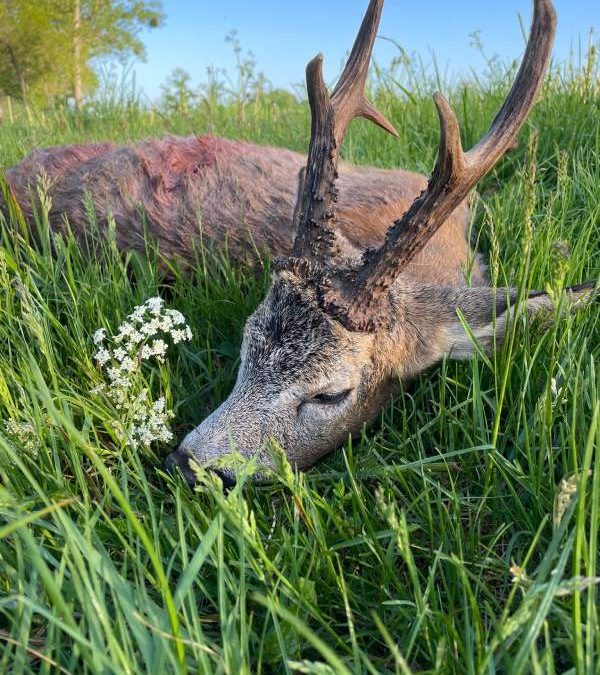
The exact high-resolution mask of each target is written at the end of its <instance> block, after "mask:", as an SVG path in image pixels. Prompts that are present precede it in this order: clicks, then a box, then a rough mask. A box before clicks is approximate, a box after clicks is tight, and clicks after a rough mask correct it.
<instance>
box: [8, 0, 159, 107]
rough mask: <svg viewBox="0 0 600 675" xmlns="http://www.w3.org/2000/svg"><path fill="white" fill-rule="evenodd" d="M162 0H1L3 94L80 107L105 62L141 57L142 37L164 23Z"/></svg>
mask: <svg viewBox="0 0 600 675" xmlns="http://www.w3.org/2000/svg"><path fill="white" fill-rule="evenodd" d="M163 18H164V15H163V13H162V6H161V2H160V0H0V92H1V93H4V94H5V95H9V96H13V97H15V98H20V99H23V100H35V101H38V102H47V101H50V100H52V99H56V98H58V97H62V98H64V97H68V96H72V97H73V98H74V100H75V102H76V104H77V105H78V106H80V105H81V103H82V101H83V96H84V94H85V93H86V92H89V91H91V90H93V88H94V86H95V85H96V82H97V79H96V75H95V71H94V64H95V63H97V61H98V60H99V59H102V58H118V59H121V60H124V59H128V58H131V57H135V58H143V57H144V55H145V50H144V45H143V43H142V41H141V39H140V33H141V31H142V30H144V29H152V28H156V27H158V26H160V25H161V23H162V21H163Z"/></svg>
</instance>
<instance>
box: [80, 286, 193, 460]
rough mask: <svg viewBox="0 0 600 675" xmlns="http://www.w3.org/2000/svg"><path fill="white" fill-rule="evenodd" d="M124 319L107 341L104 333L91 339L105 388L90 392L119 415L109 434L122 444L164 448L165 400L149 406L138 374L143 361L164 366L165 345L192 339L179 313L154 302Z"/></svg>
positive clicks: (169, 436)
mask: <svg viewBox="0 0 600 675" xmlns="http://www.w3.org/2000/svg"><path fill="white" fill-rule="evenodd" d="M127 318H128V320H127V321H124V322H123V323H122V324H121V325H120V326H119V331H118V333H117V334H116V335H113V336H112V337H110V336H107V334H106V331H105V330H104V329H101V330H100V331H96V333H95V334H94V342H95V343H96V346H97V347H98V348H99V349H98V351H97V353H96V354H95V359H96V361H97V362H98V364H99V366H100V368H101V369H102V372H103V373H104V376H105V377H106V380H107V383H106V385H100V386H99V387H96V388H95V389H93V390H92V392H93V393H96V394H100V393H104V394H105V395H106V397H107V398H108V399H109V400H110V401H111V402H112V404H113V405H114V406H115V408H116V409H117V410H118V411H119V416H120V419H119V420H116V421H115V422H114V430H115V433H116V435H117V437H118V438H119V439H120V440H121V441H122V442H127V443H129V444H130V445H131V446H134V447H138V446H148V445H150V444H151V443H154V442H156V441H159V442H162V443H167V442H169V441H170V440H172V438H173V434H172V432H171V429H170V427H169V422H170V420H171V418H172V417H173V412H172V411H171V410H169V409H168V408H167V402H166V399H165V397H164V396H160V397H159V398H157V399H156V401H154V402H153V401H152V399H151V397H150V395H149V392H148V390H147V389H146V388H143V387H141V385H142V381H141V380H140V379H139V378H138V373H139V372H140V369H141V364H142V362H143V361H149V360H152V359H156V361H158V362H159V363H164V361H165V356H166V354H167V350H168V346H169V344H170V343H172V344H178V343H179V342H184V341H187V340H191V338H192V331H191V330H190V328H189V326H187V324H186V321H185V317H184V316H183V314H182V313H181V312H180V311H178V310H176V309H166V308H165V307H164V302H163V300H162V299H161V298H159V297H155V298H150V299H149V300H146V302H144V303H143V304H141V305H138V306H137V307H135V308H134V310H133V312H131V314H129V316H128V317H127ZM96 338H97V340H98V341H96ZM168 340H170V342H168Z"/></svg>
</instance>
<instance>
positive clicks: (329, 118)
mask: <svg viewBox="0 0 600 675" xmlns="http://www.w3.org/2000/svg"><path fill="white" fill-rule="evenodd" d="M382 5H383V0H371V2H370V4H369V7H368V9H367V12H366V15H365V17H364V19H363V23H362V25H361V28H360V30H359V33H358V36H357V38H356V41H355V44H354V47H353V49H352V51H351V53H350V56H349V59H348V62H347V64H346V66H345V69H344V71H343V73H342V75H341V77H340V80H339V82H338V84H337V86H336V87H335V89H334V90H333V92H332V94H331V95H329V93H328V91H327V88H326V86H325V84H324V81H323V76H322V57H321V56H320V55H319V56H317V57H316V58H315V59H314V60H312V61H311V62H310V63H309V64H308V67H307V85H308V95H309V102H310V108H311V113H312V130H311V139H310V147H309V154H308V161H307V165H306V169H305V170H303V172H302V174H301V176H300V181H299V191H298V201H297V204H296V209H295V221H296V227H297V235H296V239H295V244H294V249H293V253H292V257H290V258H289V259H286V260H283V261H278V262H277V263H276V264H275V266H274V271H273V277H272V283H271V287H270V290H269V291H268V294H267V296H266V298H265V299H264V301H263V302H262V304H261V305H260V306H259V307H258V309H257V310H256V311H255V312H254V314H253V315H252V316H251V317H250V318H249V319H248V322H247V324H246V328H245V332H244V337H243V343H242V348H241V364H240V368H239V373H238V376H237V381H236V384H235V386H234V389H233V391H232V392H231V395H230V396H229V398H228V399H227V400H226V401H225V403H223V405H221V406H220V407H219V408H218V409H217V410H215V411H214V412H213V413H212V414H211V415H210V416H209V417H208V418H207V419H206V420H204V422H202V424H200V426H198V427H197V428H196V429H195V430H194V431H192V432H191V433H190V434H188V435H187V436H186V437H185V439H184V440H183V442H182V443H181V445H180V447H179V448H178V449H177V450H176V451H175V452H174V453H172V454H171V455H170V457H169V458H168V466H169V467H170V468H175V467H178V468H179V469H180V470H181V471H182V472H183V473H184V475H186V477H187V478H188V479H189V480H190V481H193V476H194V474H193V471H192V470H191V468H190V466H189V462H190V460H192V461H193V462H197V463H198V464H200V465H208V466H210V464H211V463H213V462H214V461H215V460H218V459H219V458H221V457H222V456H224V455H226V454H229V453H230V452H231V451H232V450H233V449H235V450H237V452H239V453H241V454H242V455H246V456H248V457H250V456H258V461H259V463H262V464H264V465H268V464H269V455H268V453H266V452H265V444H267V443H268V442H269V440H270V439H275V440H276V441H277V442H278V443H279V444H280V445H281V447H282V448H283V450H284V452H285V453H286V455H287V457H288V459H289V461H290V462H291V463H292V465H294V466H296V467H298V468H305V467H308V466H309V465H311V464H313V463H314V462H315V461H316V460H318V459H319V458H320V457H322V456H323V455H324V454H325V453H327V452H328V451H330V450H331V449H333V448H335V447H336V446H339V445H340V444H341V443H343V442H345V441H346V440H347V438H348V436H349V435H352V434H355V433H357V432H358V431H359V430H360V429H361V428H362V427H363V425H364V424H365V423H369V422H370V421H372V420H373V419H374V417H376V416H377V414H378V413H379V412H380V410H381V408H382V406H383V405H384V404H385V403H386V402H387V400H388V399H389V397H390V395H391V393H392V392H393V390H394V387H395V385H396V384H397V383H398V381H399V380H408V379H410V378H412V377H414V376H415V375H416V374H418V373H420V372H422V371H423V370H424V369H425V368H427V367H428V366H430V365H432V364H434V363H435V362H437V361H439V360H440V359H442V358H443V357H444V356H445V355H449V356H450V357H454V358H459V359H462V358H467V357H469V356H471V355H472V353H473V351H474V344H473V335H474V336H475V338H476V339H477V341H478V342H479V344H480V345H481V346H482V347H483V348H484V349H490V348H491V347H492V346H493V344H494V341H496V342H500V341H501V340H502V336H503V332H504V329H505V326H506V323H507V320H508V319H509V315H510V306H511V304H512V303H513V302H514V300H515V299H516V292H515V291H511V290H508V289H498V290H494V289H491V288H487V287H471V288H469V287H456V286H438V285H433V284H428V283H424V282H423V281H422V280H421V281H420V280H418V279H417V278H415V277H414V276H409V275H408V274H407V273H406V267H407V265H408V263H409V262H410V261H411V260H412V259H413V258H414V257H415V255H416V254H417V253H419V252H420V251H421V250H422V249H423V247H425V246H426V244H427V242H428V241H429V240H430V239H431V237H432V236H433V235H434V234H435V232H436V231H437V230H438V228H440V226H441V225H442V224H443V223H444V222H445V221H446V219H447V218H448V217H449V216H450V214H451V213H452V212H453V211H454V210H455V209H456V207H457V206H458V205H459V204H460V203H461V202H462V201H463V200H464V199H465V198H466V197H467V195H468V194H469V192H470V191H471V190H472V188H473V187H474V186H475V185H476V183H477V182H478V181H479V180H480V179H481V178H482V176H484V175H485V174H486V173H487V172H488V171H489V170H490V169H491V168H492V166H493V165H494V164H495V163H496V162H497V161H498V159H499V158H500V157H501V156H502V155H503V154H504V153H505V152H506V150H507V149H509V148H511V147H512V146H514V144H515V140H516V135H517V133H518V131H519V129H520V128H521V126H522V125H523V122H524V121H525V119H526V117H527V115H528V113H529V111H530V109H531V107H532V105H533V103H534V101H535V98H536V94H537V92H538V90H539V88H540V85H541V83H542V80H543V77H544V73H545V70H546V66H547V63H548V60H549V57H550V52H551V47H552V42H553V36H554V30H555V23H556V19H555V12H554V9H553V7H552V3H551V2H550V0H534V15H533V22H532V27H531V33H530V36H529V41H528V43H527V48H526V51H525V55H524V58H523V61H522V64H521V67H520V69H519V71H518V74H517V76H516V79H515V82H514V84H513V86H512V89H511V90H510V93H509V94H508V96H507V98H506V100H505V102H504V104H503V105H502V107H501V109H500V111H499V112H498V114H497V115H496V118H495V119H494V121H493V122H492V125H491V127H490V129H489V131H488V133H487V134H486V135H485V136H484V137H483V138H482V139H481V140H480V141H479V142H478V143H477V144H476V145H475V146H474V147H473V148H472V149H471V150H469V151H466V152H465V151H463V149H462V146H461V140H460V129H459V125H458V122H457V120H456V117H455V116H454V113H453V112H452V110H451V108H450V106H449V104H448V102H447V101H446V99H445V98H444V97H443V96H442V95H441V94H439V93H436V94H435V95H434V101H435V105H436V107H437V111H438V115H439V120H440V127H441V134H440V144H439V151H438V157H437V161H436V164H435V168H434V170H433V174H432V176H431V178H430V180H429V183H428V186H427V189H426V190H425V191H424V192H423V193H422V194H421V195H420V196H419V197H418V198H417V199H416V200H415V201H414V203H413V204H412V206H411V207H410V208H409V209H408V211H407V212H406V213H405V214H404V215H402V216H401V217H399V218H398V220H396V221H395V222H394V223H391V224H390V228H389V230H388V233H387V236H386V239H385V242H384V244H383V245H382V246H381V247H380V248H379V249H377V250H367V251H366V252H360V251H356V250H353V249H352V247H351V246H350V245H349V244H348V242H347V241H346V240H344V238H343V236H342V235H341V234H340V233H339V231H338V230H337V229H336V216H335V204H336V197H337V192H336V178H337V167H338V152H339V148H340V145H341V143H342V140H343V138H344V133H345V131H346V128H347V127H348V124H349V123H350V122H351V120H352V119H354V118H355V117H365V118H367V119H369V120H371V121H373V122H375V123H376V124H378V125H379V126H380V127H382V128H383V129H385V130H387V131H388V132H390V133H392V134H395V133H396V132H395V130H394V128H393V126H392V125H391V124H390V123H389V122H388V121H387V120H386V119H385V118H384V117H383V115H381V113H379V112H378V111H377V110H375V109H374V108H373V106H372V105H371V104H370V103H369V102H368V101H367V100H366V98H365V94H364V88H365V82H366V78H367V72H368V65H369V61H370V57H371V51H372V48H373V42H374V40H375V36H376V32H377V27H378V23H379V18H380V15H381V9H382ZM578 293H580V292H579V291H573V294H574V295H578ZM550 306H551V303H550V301H549V299H548V298H547V296H545V295H544V294H543V293H533V294H531V295H530V296H529V297H528V299H527V309H528V310H529V311H537V310H539V309H540V308H542V307H547V308H548V307H550ZM465 322H466V323H467V324H468V325H469V326H470V331H469V332H470V333H471V335H470V336H469V335H468V334H467V332H466V331H465V328H464V323H465ZM219 472H220V474H221V476H222V477H223V479H224V481H225V482H230V481H232V480H234V476H233V474H232V473H231V472H228V471H227V470H224V469H222V468H221V469H220V470H219Z"/></svg>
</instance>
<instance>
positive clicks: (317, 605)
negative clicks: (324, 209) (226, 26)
mask: <svg viewBox="0 0 600 675" xmlns="http://www.w3.org/2000/svg"><path fill="white" fill-rule="evenodd" d="M488 65H489V72H488V73H487V75H486V76H484V77H480V78H478V77H475V76H474V75H473V76H472V77H470V79H468V80H467V81H460V80H455V81H450V82H446V81H444V78H443V77H442V76H441V75H440V73H439V72H437V71H435V69H434V70H433V71H429V70H427V71H426V70H425V69H422V68H420V67H419V66H418V64H417V65H415V64H414V63H409V62H408V61H406V60H399V61H398V63H396V64H394V65H393V67H392V68H389V69H376V79H375V80H374V83H373V92H372V93H373V96H374V97H375V98H376V100H377V104H378V107H379V108H380V109H381V110H382V111H383V112H384V113H385V114H386V116H388V118H389V119H391V120H392V121H393V123H394V124H395V125H396V127H397V129H398V130H399V132H400V139H399V140H396V139H393V138H391V137H388V136H385V135H384V134H383V133H381V132H379V131H378V130H377V129H374V128H372V127H371V126H369V125H368V124H363V123H362V122H358V123H355V124H354V125H353V127H352V129H351V131H350V133H349V136H348V139H347V141H346V143H345V146H344V156H345V158H346V159H348V160H350V161H353V162H356V163H361V164H373V165H376V166H382V167H404V168H410V169H414V170H418V171H422V172H425V173H426V172H428V171H429V170H430V169H431V167H432V164H433V160H434V158H435V152H436V145H437V136H438V129H437V121H436V115H435V110H434V106H433V104H432V102H431V98H430V96H429V94H430V92H431V91H432V90H433V89H434V88H436V87H438V86H441V87H442V89H443V90H444V92H446V93H448V94H449V96H450V99H451V101H452V102H453V104H454V107H455V110H456V111H457V114H458V116H459V118H460V120H461V124H462V129H463V135H464V138H463V142H464V145H465V147H470V145H471V144H472V143H473V142H475V141H476V140H477V139H478V138H479V137H480V135H481V134H482V133H483V132H484V131H485V130H486V128H487V125H489V123H490V121H491V119H492V118H493V116H494V114H495V111H496V110H497V108H498V107H499V105H500V103H501V101H502V99H503V96H504V95H505V93H506V91H507V86H508V84H509V82H510V79H511V76H512V74H513V72H514V69H513V67H512V66H509V67H507V68H505V67H504V66H502V64H498V63H496V62H495V61H493V60H492V61H490V62H489V64H488ZM598 75H599V73H598V64H597V61H596V57H595V51H594V50H593V49H591V50H590V53H589V55H588V56H587V57H585V58H581V59H577V58H574V59H573V61H572V62H570V63H567V64H554V66H553V67H552V70H551V73H550V75H549V77H548V79H547V81H546V84H545V87H544V91H543V94H542V96H541V99H540V101H539V103H538V105H537V107H536V108H535V110H534V112H533V114H532V115H531V117H530V119H529V121H528V123H527V124H526V127H525V129H524V130H523V132H522V133H521V137H520V140H521V142H520V145H519V148H517V149H516V150H515V151H513V152H511V153H510V154H509V155H508V156H507V157H506V158H505V159H504V160H503V161H502V162H501V163H500V164H499V165H498V166H497V167H496V168H495V170H494V171H493V172H492V174H491V175H490V176H488V177H487V178H486V179H485V180H484V181H483V182H482V183H481V184H480V186H479V189H478V196H477V197H475V198H474V202H473V205H474V214H475V215H474V219H473V220H474V224H473V239H474V241H476V243H477V249H478V251H480V252H482V253H483V254H485V255H486V256H487V257H488V259H489V268H490V275H491V277H492V280H493V281H494V283H496V284H498V285H499V286H506V285H519V286H521V287H523V288H538V289H540V288H541V289H544V288H548V289H550V291H551V292H552V293H553V294H554V297H555V298H556V302H557V312H556V314H557V316H556V319H557V320H556V321H555V322H554V324H553V325H552V327H551V328H549V329H548V330H543V329H542V327H540V326H539V325H537V324H536V323H535V322H527V321H526V320H525V318H524V317H522V316H520V317H518V318H517V320H515V321H514V322H513V324H512V326H511V327H510V330H509V334H508V337H507V339H506V341H505V343H504V345H503V346H502V348H500V349H499V350H498V351H497V352H496V353H494V354H493V355H492V356H491V357H489V358H479V359H476V360H474V361H471V362H466V363H457V362H453V361H446V362H444V363H442V364H441V365H440V366H438V367H435V368H432V369H431V370H429V371H428V372H426V373H425V374H423V375H422V376H421V377H419V378H418V379H417V380H416V381H415V382H414V383H413V384H412V385H410V386H409V387H406V389H405V390H404V391H402V392H401V393H399V395H398V396H397V397H396V398H395V400H394V401H393V402H392V403H391V404H390V405H389V406H388V407H387V409H386V410H385V411H384V412H383V413H382V415H381V418H380V419H379V421H378V422H377V423H376V424H375V425H374V426H373V427H372V428H371V429H368V430H365V431H364V433H363V435H362V437H361V438H359V439H354V440H349V441H348V443H347V444H346V445H345V446H344V447H343V448H340V449H339V450H337V451H336V452H334V453H333V454H332V455H331V456H330V457H328V458H327V459H325V460H324V461H322V462H320V463H319V464H318V465H316V466H315V467H314V468H313V469H311V470H309V471H307V472H306V473H296V472H294V471H293V470H292V469H291V468H290V467H289V466H287V465H286V464H285V462H284V461H282V462H281V466H280V467H279V469H278V470H277V471H276V472H274V473H273V474H272V475H270V476H269V477H268V478H267V479H266V480H265V481H263V482H261V483H254V482H252V481H250V480H241V481H240V482H238V484H237V486H236V487H235V488H234V489H233V490H231V491H229V492H224V491H223V490H222V488H221V486H220V484H219V481H218V480H213V481H211V480H210V479H209V478H208V477H207V478H206V480H205V481H204V482H203V484H202V486H201V487H200V488H199V489H198V490H196V491H193V490H191V489H190V488H188V487H187V485H186V484H185V483H184V482H183V481H182V480H181V479H179V478H172V477H169V476H167V475H165V473H164V472H163V470H162V462H163V459H164V457H165V456H166V454H167V452H168V450H169V448H168V445H167V444H164V443H163V444H154V445H152V446H151V448H147V447H144V446H140V447H137V448H136V447H132V445H131V444H129V443H127V442H126V441H123V440H122V437H121V436H120V435H119V434H118V433H117V431H116V422H118V420H119V419H120V415H121V411H120V410H119V409H118V407H117V406H116V405H115V404H114V402H113V401H111V400H110V399H109V398H107V397H106V396H103V395H101V394H98V393H96V392H97V387H98V385H99V384H100V383H101V382H102V373H101V369H100V368H99V367H98V365H97V363H96V362H95V361H94V360H93V354H94V351H95V346H94V343H93V334H94V331H95V330H96V329H97V328H99V327H101V326H104V327H106V328H107V329H109V330H112V331H116V330H117V327H118V326H119V324H120V323H121V321H122V320H123V319H124V318H125V317H126V316H127V315H128V314H129V313H130V312H131V311H132V310H133V308H134V307H135V306H136V305H139V304H140V303H142V302H144V301H145V300H146V299H147V298H150V297H154V296H157V295H160V296H161V297H162V298H163V299H164V300H165V305H166V306H167V307H169V308H173V309H178V310H180V311H181V312H182V313H183V314H184V315H185V317H186V318H187V321H188V323H189V325H190V327H191V329H192V332H193V339H192V340H191V341H190V342H182V343H181V344H178V345H176V346H175V347H174V349H172V350H169V353H168V355H167V359H166V361H165V363H162V364H161V363H154V364H153V365H148V367H147V368H145V370H144V371H143V373H142V374H140V378H142V379H143V383H144V386H146V387H147V388H148V389H149V390H150V391H151V392H152V393H153V395H154V396H158V395H159V394H160V393H164V395H165V397H166V400H167V404H168V406H169V407H170V408H173V409H174V412H175V417H174V419H173V420H172V427H173V430H174V432H175V436H176V438H180V437H181V436H182V435H183V434H184V433H185V432H186V431H187V430H189V429H190V428H192V426H193V425H194V424H196V423H198V422H199V421H200V420H201V419H202V418H203V416H204V415H206V414H207V413H208V412H210V411H211V410H212V409H214V407H215V406H217V405H218V404H219V403H220V402H221V401H222V400H223V399H224V398H225V397H226V396H227V393H228V391H229V389H230V387H231V386H232V384H233V380H234V377H235V372H236V367H237V362H238V349H239V344H240V339H241V331H242V329H243V326H244V323H245V319H246V317H247V316H248V315H249V314H250V313H251V312H252V310H253V308H254V307H255V306H256V305H257V303H258V302H259V301H260V299H261V297H262V296H263V294H264V292H265V289H266V287H267V285H268V280H269V272H268V260H265V266H264V273H263V274H262V275H258V276H257V275H254V274H249V273H248V272H247V271H245V270H244V269H241V268H239V267H236V266H235V265H233V264H232V263H231V262H230V261H229V260H228V258H227V255H226V254H225V253H219V252H202V251H200V252H199V257H198V264H197V265H196V267H195V269H194V270H193V271H189V270H188V271H185V272H184V271H183V270H181V269H180V268H178V267H177V266H176V265H169V266H168V267H167V270H168V274H166V275H165V266H162V267H161V266H160V265H159V264H158V262H159V259H160V251H157V250H156V247H155V246H153V245H152V242H149V243H148V250H147V253H146V254H145V255H139V254H133V253H131V252H119V251H117V249H116V247H115V245H114V242H113V241H112V240H111V237H110V234H109V235H107V236H106V237H105V238H104V239H102V241H101V249H102V254H101V255H99V256H98V257H96V258H94V259H91V258H90V257H89V256H87V255H86V254H85V253H83V252H82V251H81V250H80V249H79V248H78V246H77V243H76V242H75V241H74V240H73V239H72V238H70V237H68V236H63V237H60V238H59V237H55V236H53V235H52V233H50V232H49V230H48V227H47V221H46V219H45V214H44V212H43V210H42V211H41V212H40V214H39V219H38V224H37V228H36V229H37V232H36V233H35V237H34V236H32V234H31V233H30V232H28V231H27V229H26V228H25V227H24V224H23V222H22V220H21V219H20V217H19V214H18V213H17V212H15V213H13V214H12V216H11V217H10V218H9V219H8V220H4V221H3V222H2V223H1V224H0V420H1V422H0V672H3V673H12V674H15V675H17V674H21V673H73V674H77V675H82V674H84V673H119V674H121V673H123V674H125V673H130V674H131V675H138V674H140V673H157V674H158V673H160V674H163V673H213V672H214V673H230V674H232V675H237V674H238V673H312V674H314V675H326V674H331V673H336V674H338V673H340V674H344V673H361V674H362V673H364V674H367V673H372V674H375V673H402V674H407V673H412V672H419V673H427V672H429V673H433V672H435V673H456V674H463V673H473V674H474V673H490V674H491V673H515V674H520V673H578V674H583V673H586V674H590V675H591V674H592V673H597V672H599V671H598V669H599V668H600V665H599V664H600V623H599V619H600V610H599V603H598V600H599V580H600V559H599V556H598V531H599V524H600V369H599V365H598V364H599V357H600V339H599V338H600V311H599V307H598V303H596V304H595V305H589V306H587V307H585V308H584V309H582V310H581V311H579V312H576V313H573V314H568V315H564V314H562V315H561V314H560V310H559V306H560V304H561V303H560V298H561V294H562V292H563V289H564V287H565V285H568V284H575V283H580V282H582V281H590V280H591V281H598V280H599V279H600V84H599V83H600V80H599V79H598ZM211 91H212V90H210V88H209V89H208V90H207V93H206V94H205V96H203V97H202V98H200V99H199V100H198V101H195V102H194V103H193V105H187V102H186V104H185V105H183V104H182V102H181V101H179V104H178V103H177V101H176V102H175V105H172V106H170V107H163V108H151V107H149V106H145V105H141V104H140V103H139V102H138V101H137V100H136V99H135V97H130V96H128V95H121V94H119V93H118V92H117V93H115V92H113V94H112V95H108V96H106V97H105V98H98V100H97V101H95V102H94V104H93V105H92V106H90V108H89V109H88V110H87V111H85V112H83V113H78V114H76V113H73V112H72V111H69V110H68V109H67V108H63V107H57V108H54V109H51V110H45V111H39V110H32V109H23V108H21V109H18V110H17V109H15V110H14V111H11V114H10V116H7V115H5V116H4V121H3V123H2V124H1V125H0V170H1V169H5V168H7V167H9V166H11V165H12V164H14V163H16V162H18V161H20V159H22V158H23V157H24V156H25V155H26V154H27V153H28V152H30V151H31V150H32V149H34V148H37V147H43V146H48V145H56V144H65V143H72V142H84V141H96V140H105V139H114V140H116V141H120V142H126V141H131V140H137V139H142V138H146V137H150V136H157V137H159V136H162V135H163V134H165V133H175V134H182V135H185V134H192V133H194V134H204V133H213V134H218V135H223V136H227V137H229V138H243V139H247V140H251V141H254V142H257V143H263V144H270V145H279V146H284V147H289V148H293V149H296V150H300V151H304V150H305V148H306V145H307V141H308V136H309V119H308V111H307V105H306V103H305V102H301V101H298V100H297V99H296V98H295V97H293V96H291V95H290V94H287V93H285V92H271V93H269V92H267V91H264V92H260V91H258V90H257V91H256V92H255V94H254V95H253V96H252V97H249V96H247V95H246V93H245V92H242V94H241V95H239V96H236V95H234V94H231V93H229V94H223V95H221V94H219V92H215V91H212V93H211ZM90 217H91V219H92V220H93V214H91V215H90ZM92 225H93V223H91V224H90V228H92ZM160 270H162V271H160Z"/></svg>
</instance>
